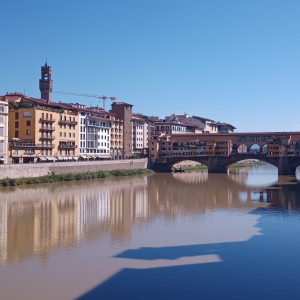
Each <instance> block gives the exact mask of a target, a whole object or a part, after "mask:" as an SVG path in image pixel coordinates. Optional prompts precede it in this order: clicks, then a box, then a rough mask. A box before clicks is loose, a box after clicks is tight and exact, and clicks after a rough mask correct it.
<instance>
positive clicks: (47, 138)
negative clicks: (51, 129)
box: [40, 134, 55, 140]
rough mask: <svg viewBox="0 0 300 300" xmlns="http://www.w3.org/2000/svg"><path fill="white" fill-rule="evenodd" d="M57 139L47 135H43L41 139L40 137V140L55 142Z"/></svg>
mask: <svg viewBox="0 0 300 300" xmlns="http://www.w3.org/2000/svg"><path fill="white" fill-rule="evenodd" d="M54 139H55V136H54V135H45V134H43V135H42V136H41V137H40V140H54Z"/></svg>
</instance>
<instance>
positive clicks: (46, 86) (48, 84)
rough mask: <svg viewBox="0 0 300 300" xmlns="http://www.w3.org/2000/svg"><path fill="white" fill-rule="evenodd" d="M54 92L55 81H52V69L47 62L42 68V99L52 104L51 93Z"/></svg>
mask: <svg viewBox="0 0 300 300" xmlns="http://www.w3.org/2000/svg"><path fill="white" fill-rule="evenodd" d="M52 90H53V80H51V67H50V66H48V64H47V62H46V63H45V65H44V66H42V67H41V79H40V91H41V99H43V100H46V101H47V102H48V103H49V102H51V93H52Z"/></svg>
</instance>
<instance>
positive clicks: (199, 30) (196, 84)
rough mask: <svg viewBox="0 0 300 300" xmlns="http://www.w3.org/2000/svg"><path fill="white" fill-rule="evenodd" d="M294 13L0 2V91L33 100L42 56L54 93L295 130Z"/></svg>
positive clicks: (261, 4) (236, 4) (236, 7)
mask: <svg viewBox="0 0 300 300" xmlns="http://www.w3.org/2000/svg"><path fill="white" fill-rule="evenodd" d="M299 16H300V1H299V0H284V1H283V0H280V1H278V0H180V1H178V0H93V1H92V0H87V1H77V0H72V1H71V0H70V1H62V0H59V1H58V0H51V1H37V0H35V1H33V0H26V1H23V0H22V1H21V0H19V1H14V0H12V1H2V4H1V18H0V26H1V29H0V32H1V40H2V46H1V50H0V54H1V55H0V70H1V72H0V94H5V93H6V92H15V91H18V92H23V91H24V88H25V89H26V95H28V96H32V97H40V91H39V86H38V83H39V78H40V67H41V65H43V64H44V63H45V59H46V57H47V58H48V64H49V65H51V66H52V79H53V81H54V90H56V91H70V92H82V93H93V94H101V95H102V94H104V95H107V96H116V97H118V101H125V102H129V103H132V104H133V105H134V112H141V113H144V114H147V115H152V114H153V115H159V116H161V117H164V116H166V115H170V114H172V113H183V112H186V113H188V114H190V115H193V114H195V115H198V116H201V117H206V118H211V119H214V120H216V121H219V120H220V121H221V122H228V123H231V124H232V125H234V126H236V127H237V131H275V130H276V131H291V130H292V131H300V117H299V116H300V113H299V111H300V103H299V99H300V84H299V80H300V17H299ZM52 97H53V98H52V99H53V101H60V100H61V101H66V102H69V101H72V102H81V103H86V104H90V103H91V104H92V105H96V104H97V102H98V101H97V99H93V98H83V97H76V96H69V95H60V94H53V95H52ZM108 104H109V103H108Z"/></svg>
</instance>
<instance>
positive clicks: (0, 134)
mask: <svg viewBox="0 0 300 300" xmlns="http://www.w3.org/2000/svg"><path fill="white" fill-rule="evenodd" d="M0 136H4V128H0Z"/></svg>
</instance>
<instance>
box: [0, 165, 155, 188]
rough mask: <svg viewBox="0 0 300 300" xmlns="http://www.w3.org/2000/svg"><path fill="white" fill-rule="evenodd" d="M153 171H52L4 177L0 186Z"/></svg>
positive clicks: (150, 171) (150, 172) (128, 174)
mask: <svg viewBox="0 0 300 300" xmlns="http://www.w3.org/2000/svg"><path fill="white" fill-rule="evenodd" d="M153 173H154V171H152V170H149V169H134V170H112V171H98V172H85V173H74V174H72V173H68V174H55V173H54V172H52V173H51V174H49V175H46V176H39V177H23V178H5V179H2V180H0V186H18V185H30V184H38V183H53V182H60V181H75V180H89V179H96V178H107V177H119V176H130V175H140V174H153Z"/></svg>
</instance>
